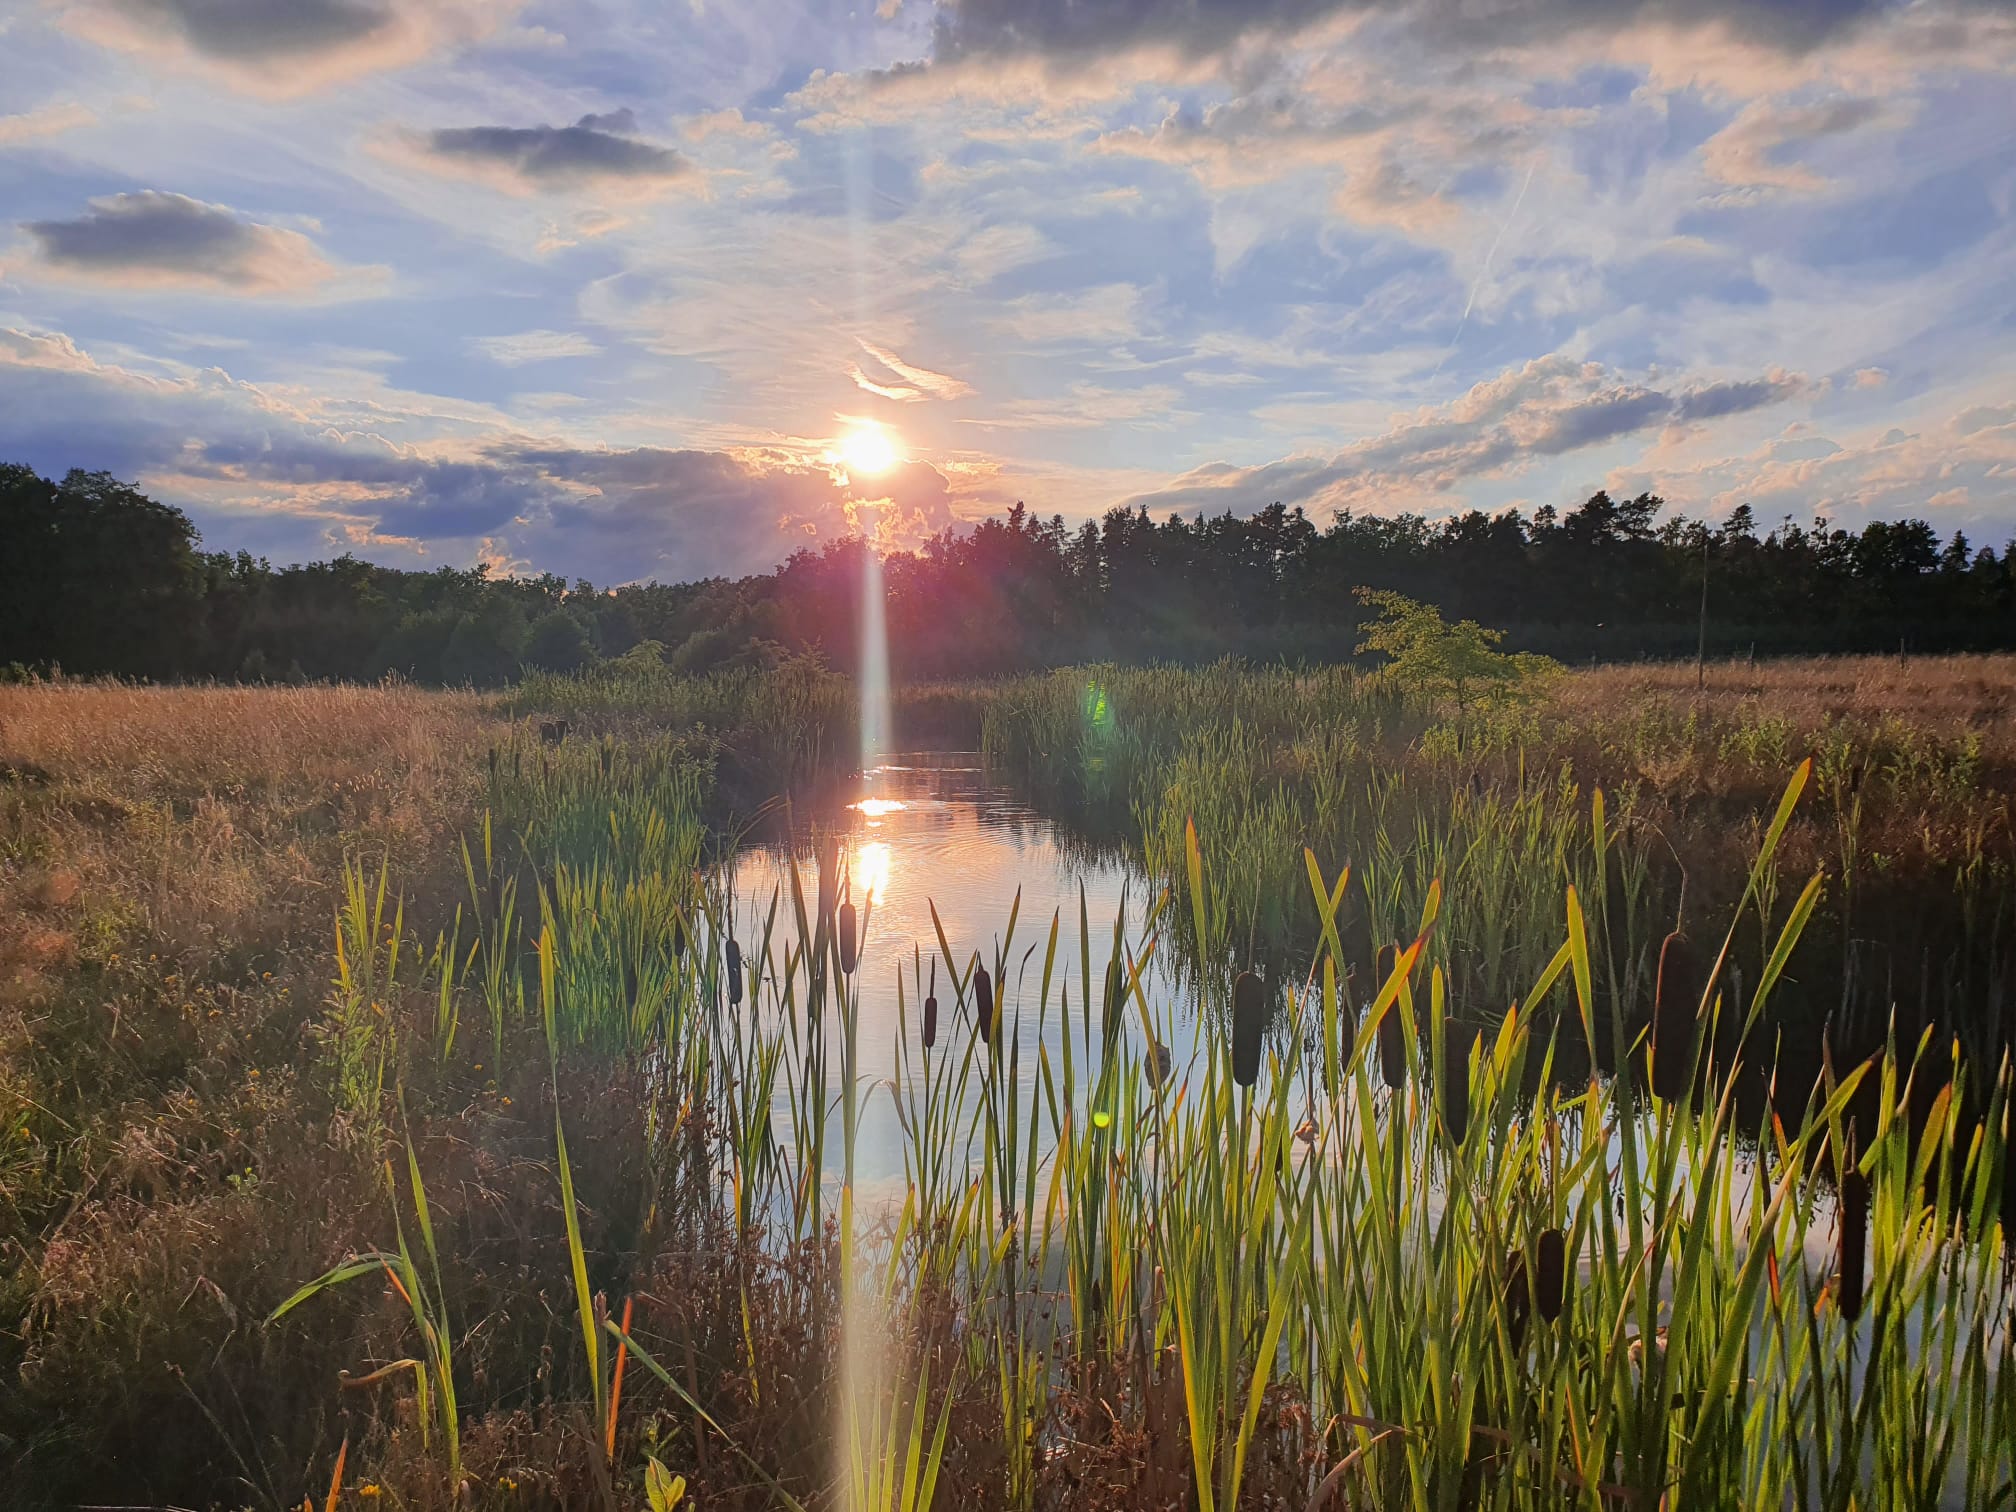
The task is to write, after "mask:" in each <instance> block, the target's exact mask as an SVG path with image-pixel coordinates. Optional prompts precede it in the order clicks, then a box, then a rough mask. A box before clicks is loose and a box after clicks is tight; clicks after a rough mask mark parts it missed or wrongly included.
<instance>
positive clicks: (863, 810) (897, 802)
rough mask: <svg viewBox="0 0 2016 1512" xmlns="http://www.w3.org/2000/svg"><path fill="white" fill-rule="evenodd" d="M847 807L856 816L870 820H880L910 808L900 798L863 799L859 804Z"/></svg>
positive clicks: (851, 804)
mask: <svg viewBox="0 0 2016 1512" xmlns="http://www.w3.org/2000/svg"><path fill="white" fill-rule="evenodd" d="M847 807H849V808H851V809H853V810H854V812H856V813H857V814H866V815H867V816H868V817H869V818H870V819H880V818H881V817H882V816H883V815H884V814H895V813H900V812H901V811H902V810H904V809H907V808H908V807H910V805H909V804H907V803H905V802H904V801H903V800H902V799H901V798H863V799H862V800H861V801H860V802H859V803H850V804H848V805H847Z"/></svg>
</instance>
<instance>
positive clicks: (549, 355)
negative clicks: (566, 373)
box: [469, 331, 602, 367]
mask: <svg viewBox="0 0 2016 1512" xmlns="http://www.w3.org/2000/svg"><path fill="white" fill-rule="evenodd" d="M469 344H470V345H471V346H473V347H475V348H476V350H477V351H479V352H481V353H482V354H483V355H484V356H486V357H488V358H489V359H490V360H491V361H492V362H495V363H498V364H500V365H502V366H504V367H523V366H524V365H525V364H526V363H528V362H553V361H556V360H558V359H559V358H562V357H593V356H594V355H595V354H596V353H598V352H600V351H601V350H602V348H601V347H599V346H598V345H596V344H595V343H594V342H593V341H590V340H589V339H588V338H587V337H586V336H583V335H582V334H581V333H580V332H579V331H514V332H512V333H511V334H509V335H506V336H478V337H476V338H474V339H473V340H472V341H471V342H470V343H469Z"/></svg>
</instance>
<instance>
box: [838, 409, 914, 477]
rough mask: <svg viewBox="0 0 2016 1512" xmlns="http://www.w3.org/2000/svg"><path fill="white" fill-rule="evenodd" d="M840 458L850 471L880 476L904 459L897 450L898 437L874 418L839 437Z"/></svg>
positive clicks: (863, 474)
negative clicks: (875, 421) (878, 423)
mask: <svg viewBox="0 0 2016 1512" xmlns="http://www.w3.org/2000/svg"><path fill="white" fill-rule="evenodd" d="M840 460H841V461H842V462H844V463H846V465H847V471H848V472H849V473H850V474H860V475H861V476H863V477H869V478H873V477H878V476H880V475H881V474H883V473H886V472H887V471H889V469H890V468H892V467H894V466H895V465H896V464H897V463H898V462H899V461H901V460H902V459H901V458H900V457H898V456H897V454H896V438H895V437H894V436H892V435H891V434H890V433H889V431H888V430H887V429H886V428H885V427H883V426H880V425H877V424H875V423H874V422H873V421H865V422H863V423H862V424H860V425H857V426H855V427H854V429H853V430H851V431H849V432H848V433H847V434H846V435H845V436H843V437H841V438H840Z"/></svg>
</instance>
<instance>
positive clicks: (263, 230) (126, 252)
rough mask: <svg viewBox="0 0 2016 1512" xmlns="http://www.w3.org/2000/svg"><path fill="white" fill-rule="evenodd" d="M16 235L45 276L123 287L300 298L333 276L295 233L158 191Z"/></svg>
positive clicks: (113, 199)
mask: <svg viewBox="0 0 2016 1512" xmlns="http://www.w3.org/2000/svg"><path fill="white" fill-rule="evenodd" d="M22 229H23V230H25V231H26V232H27V233H28V235H29V238H30V239H31V241H33V243H34V244H35V248H36V253H37V258H36V260H37V263H38V264H39V266H40V267H41V268H43V269H44V270H45V271H47V272H50V273H54V274H58V275H60V276H63V277H69V278H80V279H88V280H92V281H95V282H100V283H110V284H119V285H124V286H127V287H135V286H158V287H181V288H192V289H204V290H212V291H220V292H226V293H233V294H254V295H288V294H304V293H311V292H314V291H315V290H317V289H319V288H321V287H323V286H324V285H326V284H327V283H328V282H329V281H330V280H331V279H332V278H334V277H335V275H336V273H337V271H338V270H337V269H336V267H335V266H334V265H332V264H331V263H330V262H329V261H328V260H327V259H325V258H324V257H323V256H322V254H321V252H320V251H319V250H317V248H316V246H315V244H314V243H313V242H311V241H310V240H309V239H308V238H307V237H305V236H303V235H301V233H300V232H298V231H286V230H282V229H281V228H279V227H278V226H267V225H261V224H260V223H259V222H257V221H250V220H246V219H244V218H243V217H242V216H240V215H239V214H238V213H237V212H236V211H234V210H231V209H229V208H227V207H225V206H223V205H211V204H206V203H204V202H203V201H202V200H196V199H190V198H189V197H188V196H187V195H183V194H168V193H165V192H163V191H161V190H158V189H146V190H142V191H140V192H139V193H137V194H114V195H111V196H109V197H107V198H104V199H95V200H92V201H91V206H90V209H89V210H87V211H86V212H85V213H84V214H83V215H81V216H79V217H78V218H77V219H75V220H44V221H28V222H26V223H25V224H24V225H23V227H22Z"/></svg>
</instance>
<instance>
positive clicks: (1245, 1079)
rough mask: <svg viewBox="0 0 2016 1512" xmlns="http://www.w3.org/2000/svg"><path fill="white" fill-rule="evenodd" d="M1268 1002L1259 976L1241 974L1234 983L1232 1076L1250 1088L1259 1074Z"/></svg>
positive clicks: (1246, 973) (1250, 973)
mask: <svg viewBox="0 0 2016 1512" xmlns="http://www.w3.org/2000/svg"><path fill="white" fill-rule="evenodd" d="M1266 1014H1267V1009H1266V1004H1265V1002H1264V1001H1263V999H1262V995H1261V991H1260V978H1258V977H1257V976H1255V975H1254V974H1253V973H1252V972H1250V971H1242V972H1240V973H1239V979H1238V980H1237V981H1236V982H1234V983H1233V984H1232V1079H1233V1080H1234V1081H1236V1082H1238V1083H1239V1085H1240V1086H1242V1087H1250V1086H1252V1085H1253V1083H1254V1082H1255V1081H1256V1080H1257V1079H1258V1078H1259V1075H1260V1040H1261V1036H1262V1034H1263V1033H1264V1031H1265V1029H1266Z"/></svg>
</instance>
